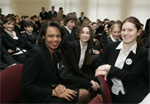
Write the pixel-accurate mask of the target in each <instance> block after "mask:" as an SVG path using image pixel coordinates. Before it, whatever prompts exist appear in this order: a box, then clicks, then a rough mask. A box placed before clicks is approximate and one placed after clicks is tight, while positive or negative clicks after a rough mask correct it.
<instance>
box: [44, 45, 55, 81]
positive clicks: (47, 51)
mask: <svg viewBox="0 0 150 104" xmlns="http://www.w3.org/2000/svg"><path fill="white" fill-rule="evenodd" d="M41 48H42V50H43V52H44V55H45V57H46V60H47V62H48V65H49V70H51V71H52V73H50V74H49V75H52V74H53V76H54V80H56V79H57V68H56V66H55V63H54V61H53V60H52V57H51V55H50V53H49V50H48V49H47V47H46V46H42V47H41ZM51 71H48V72H51Z"/></svg>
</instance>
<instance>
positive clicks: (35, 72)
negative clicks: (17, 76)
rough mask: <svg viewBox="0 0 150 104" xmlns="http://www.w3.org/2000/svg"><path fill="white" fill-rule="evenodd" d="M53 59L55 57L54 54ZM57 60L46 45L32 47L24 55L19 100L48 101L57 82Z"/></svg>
mask: <svg viewBox="0 0 150 104" xmlns="http://www.w3.org/2000/svg"><path fill="white" fill-rule="evenodd" d="M54 60H56V57H55V56H54ZM55 63H57V61H55V62H54V61H53V60H52V58H51V55H50V53H49V50H48V49H47V47H46V46H42V47H37V48H33V49H31V50H30V51H29V53H28V54H27V56H26V59H25V62H24V65H23V72H22V79H21V92H22V97H21V102H24V103H25V102H30V103H31V102H50V101H51V98H52V89H53V87H54V85H56V84H58V74H57V65H56V64H55Z"/></svg>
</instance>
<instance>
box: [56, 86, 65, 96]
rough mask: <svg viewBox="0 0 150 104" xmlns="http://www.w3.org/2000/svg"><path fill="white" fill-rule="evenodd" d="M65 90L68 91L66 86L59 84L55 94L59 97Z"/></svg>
mask: <svg viewBox="0 0 150 104" xmlns="http://www.w3.org/2000/svg"><path fill="white" fill-rule="evenodd" d="M65 90H66V87H65V86H64V85H61V84H59V85H58V86H56V88H55V92H56V94H57V95H60V94H61V93H63V92H65Z"/></svg>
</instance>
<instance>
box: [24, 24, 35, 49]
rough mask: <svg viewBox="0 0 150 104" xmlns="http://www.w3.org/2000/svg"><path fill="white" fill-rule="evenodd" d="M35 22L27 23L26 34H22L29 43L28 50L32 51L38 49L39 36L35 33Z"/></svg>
mask: <svg viewBox="0 0 150 104" xmlns="http://www.w3.org/2000/svg"><path fill="white" fill-rule="evenodd" d="M33 26H34V24H33V22H32V21H26V22H25V26H24V28H25V33H23V34H22V37H23V38H24V39H25V40H26V41H27V43H28V50H29V49H32V48H34V47H37V43H36V40H37V34H36V32H33Z"/></svg>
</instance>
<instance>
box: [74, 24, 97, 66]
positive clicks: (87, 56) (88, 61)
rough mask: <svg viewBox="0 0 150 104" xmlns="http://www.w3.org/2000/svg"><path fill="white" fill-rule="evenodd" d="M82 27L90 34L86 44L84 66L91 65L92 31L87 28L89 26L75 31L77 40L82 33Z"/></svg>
mask: <svg viewBox="0 0 150 104" xmlns="http://www.w3.org/2000/svg"><path fill="white" fill-rule="evenodd" d="M84 27H87V28H88V29H89V32H90V39H89V41H88V42H87V44H88V47H87V51H86V54H85V58H84V61H85V64H86V65H91V64H92V55H91V54H92V43H93V36H94V31H93V29H92V27H91V26H89V25H82V26H80V27H79V28H78V30H77V37H78V39H79V36H80V34H81V33H82V31H83V28H84Z"/></svg>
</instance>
